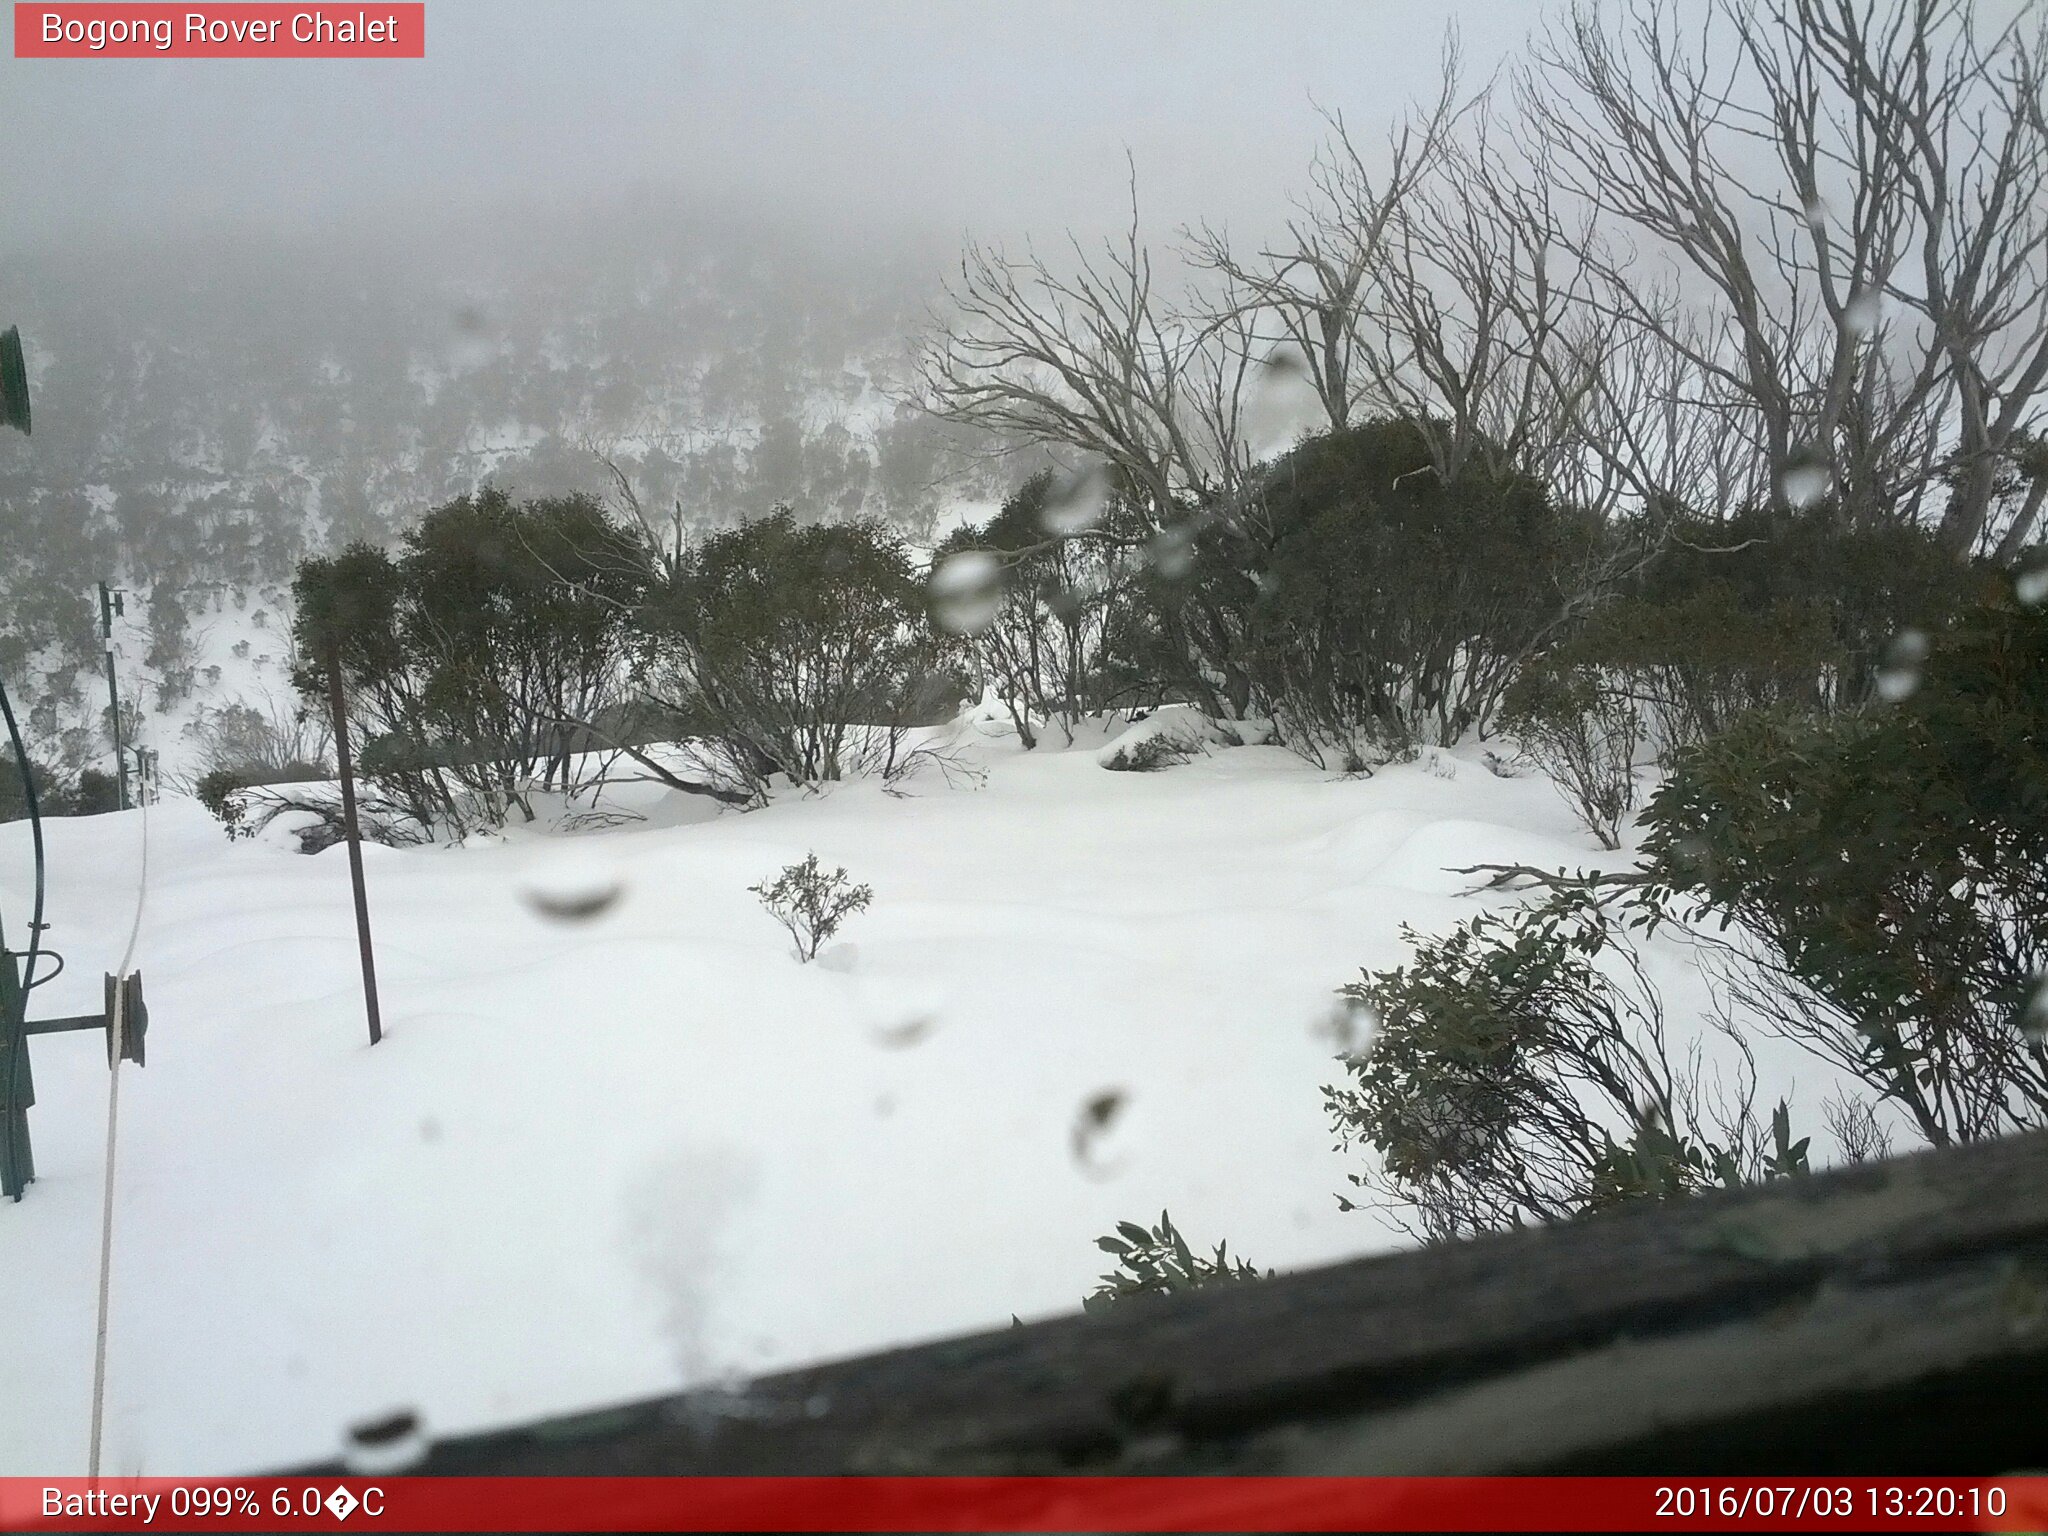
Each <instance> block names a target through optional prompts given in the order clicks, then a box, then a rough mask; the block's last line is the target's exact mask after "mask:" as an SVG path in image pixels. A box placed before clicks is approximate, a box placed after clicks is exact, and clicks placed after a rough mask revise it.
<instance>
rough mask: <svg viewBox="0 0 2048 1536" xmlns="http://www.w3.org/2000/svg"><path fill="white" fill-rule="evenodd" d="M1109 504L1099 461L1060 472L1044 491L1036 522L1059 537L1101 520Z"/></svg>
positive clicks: (1105, 473)
mask: <svg viewBox="0 0 2048 1536" xmlns="http://www.w3.org/2000/svg"><path fill="white" fill-rule="evenodd" d="M1108 505H1109V472H1108V471H1107V470H1106V469H1104V468H1103V467H1102V466H1101V465H1100V464H1093V465H1090V466H1089V467H1088V468H1086V469H1081V470H1076V471H1075V472H1074V473H1073V474H1071V475H1062V476H1061V477H1060V478H1059V479H1057V480H1055V481H1054V482H1053V484H1052V489H1051V490H1050V491H1048V492H1047V493H1046V498H1045V506H1044V508H1043V509H1042V510H1041V511H1040V513H1039V515H1038V523H1039V526H1040V527H1041V528H1043V529H1044V530H1045V531H1046V532H1047V533H1050V534H1053V535H1055V536H1056V537H1059V538H1066V537H1067V536H1068V535H1070V534H1076V533H1085V532H1087V531H1088V530H1089V529H1090V528H1093V527H1094V526H1095V525H1096V524H1097V523H1099V522H1101V521H1102V514H1103V511H1104V509H1105V508H1106V507H1107V506H1108Z"/></svg>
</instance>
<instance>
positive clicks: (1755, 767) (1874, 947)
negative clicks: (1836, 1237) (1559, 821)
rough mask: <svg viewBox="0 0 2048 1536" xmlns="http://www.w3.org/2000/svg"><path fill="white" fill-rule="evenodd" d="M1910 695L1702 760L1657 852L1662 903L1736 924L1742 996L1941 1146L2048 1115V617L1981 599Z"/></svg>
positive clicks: (1661, 799) (1648, 844)
mask: <svg viewBox="0 0 2048 1536" xmlns="http://www.w3.org/2000/svg"><path fill="white" fill-rule="evenodd" d="M1904 684H1905V694H1904V696H1903V697H1902V698H1901V699H1900V701H1899V702H1897V703H1895V704H1876V705H1871V706H1868V707H1866V708H1865V709H1863V710H1861V711H1857V712H1852V713H1847V714H1843V715H1839V716H1836V717H1834V718H1832V719H1827V720H1819V721H1816V720H1810V719H1803V718H1796V717H1791V716H1787V715H1785V714H1783V713H1775V712H1765V713H1759V714H1756V715H1752V716H1749V717H1746V718H1745V719H1743V720H1741V721H1739V722H1737V723H1736V724H1735V725H1734V726H1733V727H1731V728H1730V729H1728V730H1727V731H1725V732H1723V733H1722V734H1720V735H1719V736H1716V737H1714V738H1712V739H1711V740H1709V741H1707V742H1705V743H1702V744H1701V745H1700V746H1698V747H1695V748H1693V749H1692V750H1690V751H1689V752H1687V753H1685V754H1684V755H1683V756H1682V757H1681V758H1680V759H1679V761H1678V763H1677V765H1676V767H1675V769H1674V771H1673V773H1672V776H1671V778H1670V779H1669V780H1668V782H1667V783H1666V784H1665V785H1664V786H1663V788H1662V789H1660V790H1659V791H1658V792H1657V794H1656V796H1655V797H1654V798H1653V799H1652V801H1651V803H1650V806H1649V809H1648V810H1647V812H1646V813H1645V817H1644V820H1645V823H1646V825H1647V826H1648V827H1649V829H1650V831H1649V835H1648V836H1647V838H1646V839H1645V842H1644V850H1645V853H1646V855H1647V856H1648V858H1649V860H1650V863H1651V868H1652V870H1653V872H1654V874H1655V876H1656V879H1657V880H1658V882H1659V885H1660V889H1661V891H1662V893H1663V894H1664V895H1665V896H1666V897H1667V898H1670V897H1676V896H1679V895H1684V896H1688V897H1692V898H1696V899H1703V900H1705V901H1706V902H1709V903H1711V905H1712V907H1713V908H1714V909H1715V910H1716V911H1718V912H1719V913H1720V914H1722V917H1723V921H1724V925H1725V924H1727V923H1739V924H1740V928H1739V929H1737V930H1736V931H1735V932H1736V938H1735V940H1734V941H1733V942H1734V943H1735V945H1736V947H1737V949H1738V950H1739V953H1738V954H1737V955H1736V956H1735V957H1734V960H1735V962H1736V963H1733V964H1732V965H1731V967H1730V970H1729V979H1730V983H1731V985H1733V986H1735V987H1736V988H1738V989H1739V990H1740V993H1741V1001H1742V1002H1743V1003H1745V1004H1746V1005H1747V1006H1749V1007H1752V1008H1754V1009H1757V1010H1758V1011H1760V1012H1761V1013H1762V1015H1763V1017H1764V1019H1765V1021H1766V1022H1767V1023H1768V1024H1770V1025H1771V1026H1772V1027H1775V1028H1777V1029H1778V1030H1779V1031H1780V1032H1782V1033H1785V1034H1787V1035H1789V1036H1790V1037H1791V1038H1793V1039H1795V1040H1798V1041H1799V1042H1800V1043H1802V1044H1804V1045H1806V1046H1807V1047H1808V1048H1809V1049H1812V1050H1814V1051H1815V1052H1816V1053H1818V1054H1820V1055H1821V1056H1823V1057H1824V1058H1826V1059H1828V1060H1830V1061H1833V1062H1835V1063H1837V1064H1838V1065H1841V1066H1844V1067H1846V1068H1848V1069H1849V1070H1851V1071H1853V1072H1856V1073H1858V1074H1859V1075H1860V1076H1862V1077H1863V1079H1864V1080H1865V1081H1866V1082H1868V1083H1869V1084H1870V1085H1871V1086H1872V1087H1873V1088H1875V1089H1876V1090H1877V1091H1878V1092H1879V1093H1881V1094H1883V1095H1884V1096H1886V1097H1887V1098H1890V1099H1892V1100H1893V1101H1895V1102H1896V1103H1897V1104H1898V1105H1899V1106H1900V1107H1901V1108H1902V1109H1904V1110H1905V1111H1906V1113H1907V1114H1908V1115H1909V1116H1910V1117H1911V1118H1912V1120H1913V1122H1914V1124H1915V1125H1916V1126H1917V1127H1918V1129H1919V1132H1920V1134H1921V1135H1922V1136H1923V1137H1924V1138H1925V1139H1926V1140H1927V1141H1929V1142H1931V1143H1933V1144H1935V1145H1937V1146H1939V1145H1946V1144H1948V1143H1950V1142H1952V1141H1970V1140H1974V1139H1977V1138H1980V1137H1984V1136H1991V1135H1997V1134H2000V1133H2001V1132H2004V1131H2008V1130H2017V1129H2023V1128H2028V1127H2033V1126H2038V1125H2041V1124H2043V1123H2044V1121H2048V1041H2044V1040H2043V1038H2042V1036H2041V1034H2040V1033H2039V1031H2038V1030H2035V1031H2032V1032H2030V1031H2029V1030H2028V1029H2027V1028H2025V1027H2023V1022H2024V1020H2023V1015H2024V1013H2025V1010H2026V1009H2027V1007H2028V1006H2029V1000H2030V999H2031V998H2033V997H2035V996H2036V995H2037V994H2036V990H2035V989H2036V988H2037V987H2038V986H2039V985H2040V984H2041V978H2042V976H2043V974H2044V971H2048V612H2043V611H2041V610H2038V609H2030V608H2028V607H2026V606H2024V605H2021V604H2019V603H2017V602H2015V601H2013V600H2012V598H2011V597H2010V596H2009V595H2008V596H2004V597H2000V598H1997V599H1994V600H1992V601H1990V602H1987V603H1984V604H1981V605H1979V606H1977V607H1976V608H1974V609H1972V610H1970V611H1969V612H1968V613H1967V614H1966V615H1965V616H1964V617H1963V618H1962V619H1961V620H1960V621H1958V622H1957V623H1956V625H1955V626H1954V627H1953V628H1952V629H1951V630H1950V631H1949V632H1947V633H1945V634H1939V635H1936V636H1933V637H1932V638H1931V641H1930V642H1929V645H1928V656H1927V659H1926V661H1925V662H1924V664H1923V665H1921V666H1920V667H1919V668H1918V669H1917V678H1916V677H1907V678H1906V679H1905V680H1904ZM1895 691H1896V690H1895Z"/></svg>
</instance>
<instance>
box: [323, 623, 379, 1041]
mask: <svg viewBox="0 0 2048 1536" xmlns="http://www.w3.org/2000/svg"><path fill="white" fill-rule="evenodd" d="M327 708H328V710H329V712H330V713H332V714H333V716H334V753H335V756H336V757H337V758H338V759H339V760H340V763H341V823H342V827H343V829H344V830H345V831H346V832H347V834H348V877H349V881H350V883H352V884H353V885H354V886H355V892H356V941H357V943H358V944H359V945H360V946H361V948H362V951H363V1008H364V1011H365V1012H367V1013H368V1014H369V1016H370V1044H372V1045H375V1044H376V1043H377V1042H378V1041H379V1040H382V1039H383V1038H384V1023H383V1020H382V1018H381V1017H380V1016H379V1013H378V1009H377V960H376V956H375V955H374V954H373V953H372V952H371V949H370V898H369V895H368V893H367V892H365V891H364V889H363V836H362V831H361V829H360V828H358V827H357V825H356V773H355V765H354V764H353V763H352V762H351V761H350V760H349V755H348V711H347V709H346V708H345V707H344V705H343V703H342V698H341V654H340V652H338V651H334V650H330V651H329V652H328V653H327Z"/></svg>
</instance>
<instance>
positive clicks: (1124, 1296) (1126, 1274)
mask: <svg viewBox="0 0 2048 1536" xmlns="http://www.w3.org/2000/svg"><path fill="white" fill-rule="evenodd" d="M1116 1230H1117V1235H1116V1236H1114V1237H1098V1238H1097V1239H1095V1246H1096V1247H1098V1248H1100V1249H1101V1250H1102V1251H1103V1252H1104V1253H1107V1254H1110V1255H1111V1256H1113V1257H1114V1258H1115V1259H1116V1268H1115V1269H1114V1270H1112V1271H1110V1273H1108V1274H1106V1275H1104V1276H1102V1279H1101V1284H1099V1285H1097V1286H1096V1288H1095V1289H1094V1290H1093V1291H1092V1292H1090V1293H1089V1295H1088V1297H1087V1298H1086V1299H1085V1300H1084V1301H1083V1302H1082V1303H1081V1308H1082V1310H1083V1311H1084V1312H1100V1311H1102V1310H1103V1309H1104V1308H1106V1307H1112V1306H1115V1305H1117V1304H1118V1303H1120V1302H1124V1301H1128V1300H1130V1299H1131V1298H1132V1297H1134V1296H1178V1295H1184V1294H1185V1293H1187V1292H1189V1291H1199V1290H1206V1289H1208V1288H1210V1287H1212V1286H1219V1285H1241V1284H1243V1283H1245V1282H1246V1281H1251V1280H1264V1279H1266V1278H1268V1277H1269V1276H1270V1275H1271V1273H1272V1271H1271V1270H1267V1271H1265V1272H1263V1273H1262V1272H1261V1271H1260V1270H1259V1269H1258V1268H1257V1267H1256V1266H1255V1265H1252V1264H1248V1263H1246V1262H1245V1261H1244V1260H1243V1259H1233V1258H1232V1257H1231V1256H1230V1252H1229V1247H1230V1245H1229V1244H1228V1243H1218V1244H1217V1245H1216V1247H1215V1250H1214V1251H1213V1252H1212V1253H1211V1254H1210V1255H1209V1256H1208V1257H1207V1258H1204V1257H1203V1256H1202V1255H1201V1254H1199V1253H1196V1252H1195V1251H1194V1250H1193V1249H1192V1248H1190V1247H1189V1246H1188V1242H1187V1239H1186V1238H1184V1237H1182V1236H1181V1235H1180V1231H1179V1229H1178V1228H1176V1227H1175V1226H1174V1224H1173V1218H1172V1217H1171V1216H1169V1215H1168V1214H1167V1213H1166V1212H1165V1211H1161V1212H1160V1213H1159V1225H1157V1226H1156V1227H1153V1228H1152V1229H1151V1230H1150V1231H1147V1230H1146V1229H1145V1228H1144V1227H1142V1226H1140V1225H1139V1224H1138V1223H1137V1222H1135V1221H1120V1222H1118V1223H1117V1224H1116Z"/></svg>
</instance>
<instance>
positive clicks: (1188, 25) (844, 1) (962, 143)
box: [0, 0, 1539, 249]
mask: <svg viewBox="0 0 2048 1536" xmlns="http://www.w3.org/2000/svg"><path fill="white" fill-rule="evenodd" d="M1538 14H1539V8H1538V6H1536V5H1535V4H1525V3H1522V0H1467V3H1462V4H1461V3H1455V0H1313V3H1311V0H1073V3H1068V0H666V3H645V4H629V3H605V4H597V3H592V0H575V3H547V0H430V3H429V5H428V8H427V57H426V58H425V59H424V60H414V61H402V62H374V63H371V62H361V61H336V60H313V59H307V60H276V61H257V60H216V61H194V60H180V59H177V58H175V57H174V58H171V59H137V60H125V59H122V60H40V59H25V60H24V59H15V58H12V57H11V56H10V57H6V58H4V59H0V117H4V131H0V139H4V142H5V144H6V151H5V153H4V155H0V249H4V248H14V247H19V246H23V245H29V246H42V247H45V248H48V247H50V246H52V245H55V246H59V247H68V246H71V245H73V244H74V243H75V242H78V241H80V240H92V241H95V242H98V241H100V240H101V239H102V238H104V237H106V236H109V235H111V236H114V237H115V238H116V239H117V240H118V241H119V243H120V244H122V245H127V244H129V243H131V242H132V241H133V240H134V239H135V238H136V237H137V236H138V235H139V236H141V237H142V238H144V239H147V238H149V237H150V236H151V235H153V234H161V233H165V232H170V231H179V232H184V231H191V230H195V229H197V230H207V231H220V230H223V229H230V228H248V227H250V226H254V227H255V228H257V229H270V228H275V229H277V230H279V231H280V232H292V233H300V232H303V231H305V230H306V229H308V228H312V229H321V228H325V227H330V226H332V225H333V224H335V223H336V222H338V221H340V222H346V223H348V224H350V225H353V226H357V227H360V228H362V229H364V230H374V229H375V228H377V227H378V224H379V221H383V220H391V221H394V225H395V224H396V223H397V222H399V221H406V220H415V219H418V218H419V217H420V216H421V215H422V214H423V213H425V212H426V211H428V210H434V209H439V208H443V207H446V206H449V205H451V204H461V203H465V202H471V201H475V202H483V203H500V202H503V201H505V200H507V199H517V200H520V201H528V202H535V201H537V202H540V203H542V204H553V205H559V206H564V207H568V206H572V205H573V203H575V202H577V201H582V200H585V199H588V198H591V197H593V196H594V197H599V198H602V197H604V196H607V195H609V194H612V193H614V192H616V191H618V190H621V189H635V188H637V189H642V190H644V191H651V192H653V193H654V194H656V195H658V196H669V195H674V196H677V197H682V198H687V197H688V196H690V195H691V194H696V195H699V196H711V197H719V198H721V199H723V198H733V199H737V200H740V201H742V202H744V203H747V204H755V205H759V206H761V207H763V208H765V209H769V210H773V211H777V212H783V211H790V210H795V211H799V212H803V211H814V212H815V213H816V215H817V216H819V217H820V218H823V219H828V220H832V221H835V222H838V221H844V220H846V219H848V218H850V217H854V216H866V217H869V218H873V219H875V220H877V221H878V222H879V223H880V224H881V225H883V226H885V227H887V226H897V225H900V226H902V227H905V228H911V229H921V230H925V231H929V232H931V233H934V234H939V235H944V236H952V235H957V234H958V233H961V232H963V231H973V232H976V233H985V234H987V233H992V234H1014V233H1015V232H1017V231H1019V230H1026V229H1031V230H1043V229H1046V228H1047V227H1057V226H1059V225H1061V224H1066V223H1078V224H1084V225H1085V224H1089V223H1093V222H1100V221H1101V220H1102V219H1103V218H1104V217H1105V216H1107V215H1109V214H1113V213H1114V212H1115V210H1116V209H1117V208H1118V207H1119V206H1120V204H1121V200H1122V197H1123V178H1124V175H1125V169H1124V160H1123V156H1124V151H1125V149H1126V147H1128V149H1129V150H1130V152H1131V154H1132V155H1133V156H1134V157H1135V160H1136V164H1137V169H1138V175H1139V181H1140V187H1141V193H1142V196H1143V198H1144V201H1145V204H1146V207H1147V211H1148V214H1150V215H1153V216H1156V217H1157V218H1159V219H1160V220H1161V221H1163V222H1172V221H1177V220H1181V219H1189V218H1194V217H1198V216H1203V215H1206V216H1209V217H1211V218H1224V219H1230V220H1232V221H1235V222H1240V223H1241V222H1244V221H1246V220H1252V221H1263V220H1265V219H1267V218H1269V217H1271V216H1272V215H1273V213H1274V212H1275V211H1277V209H1278V208H1279V206H1280V202H1281V198H1282V196H1283V195H1284V193H1285V192H1286V191H1287V190H1288V189H1290V188H1291V187H1293V186H1294V185H1296V184H1298V183H1299V181H1300V179H1301V176H1302V172H1303V170H1304V167H1305V164H1306V160H1307V157H1308V153H1309V151H1310V148H1311V147H1312V145H1313V143H1314V141H1315V139H1316V137H1317V124H1316V121H1315V117H1314V107H1313V105H1312V102H1313V103H1320V104H1322V105H1324V106H1326V107H1329V108H1332V109H1336V110H1341V111H1342V112H1344V113H1345V114H1346V115H1347V116H1348V117H1349V118H1350V119H1351V120H1352V122H1353V123H1354V124H1355V125H1357V126H1360V127H1366V126H1370V127H1371V128H1373V129H1374V130H1375V131H1376V130H1377V129H1378V128H1379V127H1380V126H1381V125H1382V124H1384V123H1385V122H1386V121H1388V120H1390V119H1391V118H1392V117H1393V116H1394V115H1395V114H1396V113H1397V112H1398V111H1399V110H1400V108H1401V106H1402V104H1403V103H1404V102H1405V101H1406V100H1407V99H1408V98H1409V97H1410V96H1412V95H1413V94H1415V93H1417V92H1418V91H1422V90H1426V89H1427V88H1428V87H1429V85H1430V83H1431V81H1432V80H1433V77H1434V73H1435V69H1436V62H1437V56H1438V51H1439V48H1440V46H1441V42H1442V37H1443V33H1444V29H1445V26H1446V23H1447V22H1450V21H1451V20H1453V19H1454V18H1455V20H1456V21H1457V24H1458V27H1459V30H1460V32H1461V34H1462V36H1463V39H1464V44H1465V50H1466V54H1467V58H1468V62H1469V69H1470V73H1471V74H1472V76H1473V77H1474V78H1475V79H1476V78H1479V77H1482V76H1483V75H1484V74H1486V73H1487V72H1488V71H1489V70H1491V69H1492V68H1493V67H1494V66H1495V65H1496V64H1498V62H1499V61H1500V60H1501V59H1502V58H1504V57H1506V56H1509V55H1511V54H1512V53H1513V52H1514V51H1515V50H1516V49H1517V48H1518V47H1519V44H1520V41H1521V39H1522V37H1523V35H1524V33H1525V32H1526V30H1527V28H1528V26H1529V25H1530V24H1531V23H1532V22H1533V21H1535V19H1536V18H1537V16H1538Z"/></svg>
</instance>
